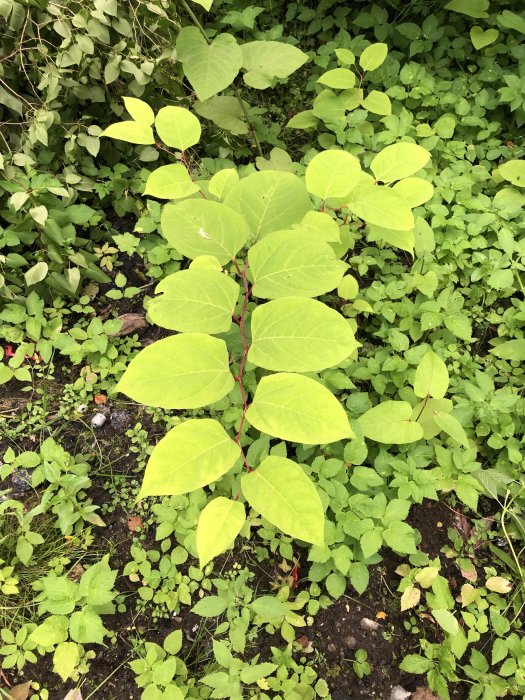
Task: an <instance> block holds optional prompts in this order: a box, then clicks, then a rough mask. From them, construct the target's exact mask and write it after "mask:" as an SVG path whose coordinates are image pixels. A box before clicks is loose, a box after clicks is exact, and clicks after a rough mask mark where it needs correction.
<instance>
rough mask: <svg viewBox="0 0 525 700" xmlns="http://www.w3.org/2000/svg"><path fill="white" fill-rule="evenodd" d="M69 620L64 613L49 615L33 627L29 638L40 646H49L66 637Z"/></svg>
mask: <svg viewBox="0 0 525 700" xmlns="http://www.w3.org/2000/svg"><path fill="white" fill-rule="evenodd" d="M68 627H69V621H68V619H67V617H66V616H65V615H50V616H49V617H46V619H45V620H44V621H43V622H42V623H41V624H40V625H38V627H36V629H34V630H33V631H32V632H31V634H30V635H29V639H30V641H31V642H34V644H38V646H42V647H51V646H53V647H54V646H55V645H56V644H61V643H62V642H65V641H66V640H67V638H68V636H69V635H68Z"/></svg>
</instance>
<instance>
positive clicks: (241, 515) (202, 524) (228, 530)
mask: <svg viewBox="0 0 525 700" xmlns="http://www.w3.org/2000/svg"><path fill="white" fill-rule="evenodd" d="M239 452H240V451H238V453H239ZM245 521H246V513H245V511H244V506H243V504H242V503H240V502H239V501H232V500H231V499H229V498H224V497H223V496H219V498H215V499H214V500H213V501H211V502H210V503H208V505H207V506H206V507H205V508H204V510H203V511H202V513H201V516H200V518H199V522H198V523H197V535H196V544H197V554H198V555H199V566H200V568H201V569H202V568H204V567H205V566H206V564H207V563H208V562H209V561H211V560H212V559H214V558H215V557H217V556H218V555H219V554H222V553H223V552H225V551H226V550H227V549H228V547H229V546H230V545H231V544H232V543H233V541H234V540H235V538H236V537H237V535H238V534H239V532H240V531H241V528H242V526H243V525H244V523H245Z"/></svg>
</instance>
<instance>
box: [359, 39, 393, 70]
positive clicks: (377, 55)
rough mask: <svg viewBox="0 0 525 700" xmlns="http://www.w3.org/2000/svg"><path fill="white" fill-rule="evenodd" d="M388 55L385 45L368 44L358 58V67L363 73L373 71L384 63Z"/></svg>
mask: <svg viewBox="0 0 525 700" xmlns="http://www.w3.org/2000/svg"><path fill="white" fill-rule="evenodd" d="M387 54H388V46H387V45H386V44H382V43H378V44H370V46H367V47H366V49H365V50H364V51H363V53H362V54H361V56H360V57H359V65H360V66H361V68H362V69H363V70H365V71H371V70H375V69H376V68H379V66H380V65H381V64H382V63H383V62H384V60H385V58H386V57H387Z"/></svg>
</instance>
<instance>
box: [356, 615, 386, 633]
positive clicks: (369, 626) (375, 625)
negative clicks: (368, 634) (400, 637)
mask: <svg viewBox="0 0 525 700" xmlns="http://www.w3.org/2000/svg"><path fill="white" fill-rule="evenodd" d="M359 626H360V627H361V629H362V630H366V631H370V630H376V629H379V627H380V626H381V625H380V624H379V622H376V621H375V620H370V618H368V617H363V619H362V620H361V622H360V623H359Z"/></svg>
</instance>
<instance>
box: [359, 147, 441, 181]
mask: <svg viewBox="0 0 525 700" xmlns="http://www.w3.org/2000/svg"><path fill="white" fill-rule="evenodd" d="M429 160H430V153H429V152H428V151H427V150H426V149H425V148H423V147H422V146H418V145H417V144H415V143H405V142H403V143H393V144H392V145H391V146H387V147H386V148H383V150H382V151H380V152H379V153H378V154H377V156H376V157H375V158H374V160H373V161H372V162H371V164H370V170H371V171H372V172H373V173H374V176H375V178H376V180H378V181H380V182H385V183H388V182H394V180H401V179H402V178H404V177H409V176H410V175H413V174H414V173H417V172H418V170H421V168H423V167H424V166H425V165H426V164H427V163H428V161H429Z"/></svg>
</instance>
